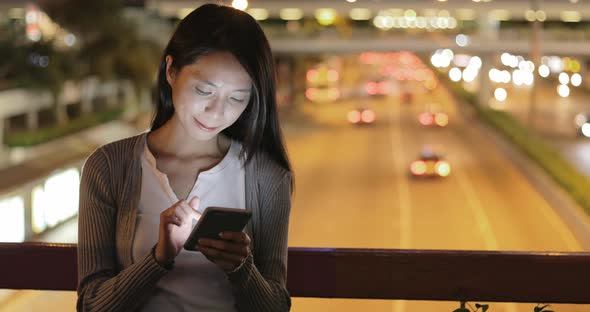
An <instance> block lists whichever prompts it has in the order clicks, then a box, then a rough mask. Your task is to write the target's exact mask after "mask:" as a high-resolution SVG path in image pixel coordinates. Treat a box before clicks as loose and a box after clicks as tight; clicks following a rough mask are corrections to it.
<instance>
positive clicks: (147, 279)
mask: <svg viewBox="0 0 590 312" xmlns="http://www.w3.org/2000/svg"><path fill="white" fill-rule="evenodd" d="M145 136H146V133H143V134H140V135H137V136H134V137H130V138H127V139H123V140H120V141H117V142H114V143H110V144H107V145H104V146H102V147H100V148H98V149H97V150H96V151H95V152H93V153H92V154H91V155H90V156H89V157H88V159H87V161H86V163H85V165H84V169H83V171H82V179H81V182H80V211H79V216H78V218H79V220H78V223H79V230H78V303H77V310H78V311H132V310H137V309H138V308H139V307H141V305H142V304H144V303H145V302H146V300H147V299H148V298H150V296H151V295H152V294H153V292H154V291H155V289H156V285H157V283H158V281H159V280H160V279H161V278H162V277H163V276H165V275H166V274H168V273H169V271H168V270H167V269H165V268H163V267H161V266H160V265H158V263H157V262H156V260H155V259H154V257H153V256H152V255H151V254H150V253H148V254H146V255H145V256H144V257H143V258H141V259H135V261H133V259H132V245H133V239H134V233H135V227H136V218H137V209H138V206H139V200H140V193H141V181H142V169H141V154H142V152H143V150H144V147H145ZM244 169H245V195H246V209H247V210H251V211H252V219H251V221H250V223H249V224H248V226H247V228H246V232H247V233H248V234H249V235H250V237H251V238H252V245H251V247H252V255H251V256H249V257H248V258H247V260H246V262H245V263H244V265H242V266H241V267H240V269H238V270H237V271H235V272H233V273H231V274H228V275H227V277H228V280H229V282H230V284H231V288H232V293H233V296H234V300H235V305H236V308H237V310H238V311H288V310H289V309H290V306H291V300H290V297H289V293H288V292H287V289H286V278H287V276H286V275H287V235H288V223H289V212H290V207H291V200H290V194H291V174H290V172H288V171H287V170H285V169H284V168H282V167H280V166H279V165H278V164H276V163H275V162H274V161H272V160H271V159H270V158H269V157H268V156H267V155H265V154H257V155H253V159H252V160H251V161H250V162H249V163H248V164H246V165H245V167H244Z"/></svg>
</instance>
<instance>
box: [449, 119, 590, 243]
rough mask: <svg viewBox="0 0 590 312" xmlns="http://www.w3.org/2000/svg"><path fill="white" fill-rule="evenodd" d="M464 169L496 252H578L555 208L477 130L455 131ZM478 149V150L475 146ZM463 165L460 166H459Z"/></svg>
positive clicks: (574, 241)
mask: <svg viewBox="0 0 590 312" xmlns="http://www.w3.org/2000/svg"><path fill="white" fill-rule="evenodd" d="M454 136H455V137H457V138H461V144H458V145H457V146H455V150H456V151H459V152H458V154H459V155H463V156H464V157H466V158H465V159H463V160H462V161H459V162H458V163H457V166H455V167H456V170H455V171H457V170H461V171H462V172H464V174H465V177H466V179H468V180H469V181H470V185H472V186H474V188H473V191H474V192H475V195H476V196H477V197H478V198H479V202H480V203H482V206H483V208H484V209H485V214H486V215H487V218H488V219H489V224H490V226H491V229H492V232H493V234H494V236H495V237H496V240H497V242H498V246H497V248H498V249H500V250H531V251H533V250H534V251H578V250H580V248H581V247H580V245H579V244H578V242H577V241H576V240H575V238H574V237H573V234H572V233H571V231H570V230H569V229H568V227H567V225H566V224H565V223H564V222H563V221H562V220H561V218H560V217H559V216H558V215H557V213H556V212H555V211H554V210H553V208H552V207H551V206H550V205H549V204H548V203H547V201H546V200H545V199H544V198H543V196H542V194H539V193H538V191H537V190H535V189H534V187H533V186H531V185H530V183H529V181H528V180H527V177H525V176H524V175H523V174H522V173H521V172H520V171H519V170H520V169H519V168H517V167H516V166H514V165H513V164H512V163H511V162H510V160H509V159H507V157H506V156H505V155H504V154H502V153H501V152H500V151H498V150H497V147H496V146H495V145H494V144H493V143H489V144H481V143H482V142H487V138H486V136H485V135H482V134H481V133H479V131H467V130H466V129H465V130H461V129H457V130H456V131H454ZM474 147H476V148H474ZM462 167H463V168H462Z"/></svg>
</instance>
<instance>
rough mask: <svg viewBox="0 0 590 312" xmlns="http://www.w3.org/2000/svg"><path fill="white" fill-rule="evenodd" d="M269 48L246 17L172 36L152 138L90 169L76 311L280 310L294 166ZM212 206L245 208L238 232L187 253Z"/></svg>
mask: <svg viewBox="0 0 590 312" xmlns="http://www.w3.org/2000/svg"><path fill="white" fill-rule="evenodd" d="M274 75H275V72H274V64H273V59H272V55H271V51H270V48H269V45H268V41H267V39H266V37H265V36H264V33H263V32H262V30H261V28H260V26H259V25H258V24H257V23H256V21H255V20H254V19H253V18H252V17H250V16H249V15H248V14H246V13H243V12H241V11H239V10H235V9H233V8H231V7H226V6H219V5H214V4H207V5H203V6H201V7H199V8H198V9H196V10H194V11H193V12H192V13H191V14H189V15H188V16H187V17H186V18H184V19H183V20H182V21H181V22H180V24H179V25H178V27H177V29H176V31H175V33H174V35H173V36H172V38H171V39H170V42H169V43H168V46H167V47H166V49H165V51H164V56H163V59H162V62H161V66H160V70H159V74H158V89H159V100H158V103H157V111H156V113H155V117H154V119H153V123H152V127H151V130H150V131H149V132H147V133H143V134H140V135H138V136H135V137H131V138H127V139H123V140H121V141H117V142H114V143H111V144H107V145H105V146H102V147H100V148H99V149H97V150H96V151H95V152H94V153H93V154H92V155H90V156H89V158H88V160H87V161H86V164H85V166H84V170H83V174H82V180H81V186H80V213H79V242H78V275H79V285H78V303H77V309H78V310H79V311H130V310H141V311H236V310H238V311H287V310H289V309H290V305H291V301H290V297H289V293H288V292H287V290H286V287H285V284H286V268H287V234H288V221H289V211H290V196H291V187H292V180H291V167H290V164H289V160H288V158H287V154H286V151H285V147H284V144H283V140H282V138H281V132H280V128H279V124H278V118H277V112H276V102H275V76H274ZM208 206H222V207H232V208H242V209H248V210H251V211H252V218H251V220H250V223H249V224H248V225H247V227H246V229H245V231H244V232H223V233H221V234H220V238H219V239H216V240H210V239H209V240H208V239H204V240H201V241H199V245H198V246H196V247H197V249H198V250H199V251H198V252H195V251H187V250H184V249H183V247H182V246H183V244H184V242H185V241H186V239H187V238H188V235H189V233H190V231H191V228H192V226H193V224H194V223H195V220H196V219H198V218H199V216H200V213H202V212H203V210H204V209H205V208H206V207H208Z"/></svg>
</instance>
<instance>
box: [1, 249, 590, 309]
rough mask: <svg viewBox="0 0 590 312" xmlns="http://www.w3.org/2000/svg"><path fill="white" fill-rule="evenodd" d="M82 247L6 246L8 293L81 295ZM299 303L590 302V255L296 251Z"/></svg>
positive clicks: (292, 254) (292, 285)
mask: <svg viewBox="0 0 590 312" xmlns="http://www.w3.org/2000/svg"><path fill="white" fill-rule="evenodd" d="M76 248H77V247H76V245H70V244H43V243H23V244H17V243H0V289H1V288H8V289H40V290H75V289H76V280H77V276H76V270H77V263H76ZM288 276H289V278H288V285H287V286H288V289H289V291H290V293H291V295H292V296H294V297H318V298H363V299H407V300H446V301H489V302H533V303H539V302H548V303H580V304H588V303H590V295H589V293H588V288H587V287H586V285H587V282H588V278H589V277H590V253H560V252H505V251H450V250H392V249H387V250H376V249H333V248H290V249H289V272H288Z"/></svg>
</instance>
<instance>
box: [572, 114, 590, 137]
mask: <svg viewBox="0 0 590 312" xmlns="http://www.w3.org/2000/svg"><path fill="white" fill-rule="evenodd" d="M574 122H575V124H576V129H577V131H578V133H579V134H580V135H582V136H585V137H587V138H590V113H579V114H577V115H576V117H575V119H574Z"/></svg>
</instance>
